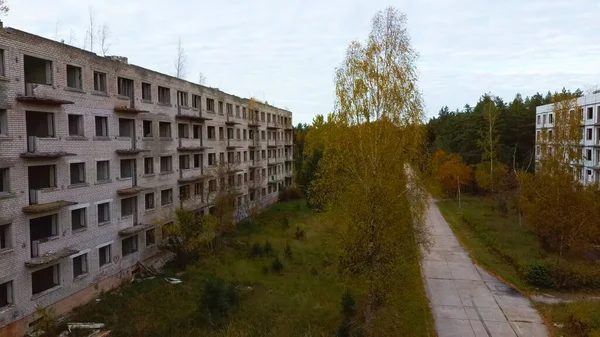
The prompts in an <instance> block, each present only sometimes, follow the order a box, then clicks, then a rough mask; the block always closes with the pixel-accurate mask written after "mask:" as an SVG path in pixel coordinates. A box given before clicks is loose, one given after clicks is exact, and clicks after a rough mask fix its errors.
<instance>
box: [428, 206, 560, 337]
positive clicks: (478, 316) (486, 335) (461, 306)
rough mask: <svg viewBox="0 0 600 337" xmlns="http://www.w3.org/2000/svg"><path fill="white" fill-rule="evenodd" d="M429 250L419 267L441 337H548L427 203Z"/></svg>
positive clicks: (526, 304)
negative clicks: (477, 263) (472, 259)
mask: <svg viewBox="0 0 600 337" xmlns="http://www.w3.org/2000/svg"><path fill="white" fill-rule="evenodd" d="M427 227H428V229H429V231H430V233H431V234H432V246H431V249H430V251H429V252H425V253H424V259H423V263H422V266H421V267H422V269H423V275H424V277H425V285H426V291H427V295H428V296H429V302H430V305H431V309H432V311H433V315H434V318H435V327H436V330H437V332H438V336H439V337H452V336H457V337H479V336H481V337H547V336H548V335H549V334H548V330H547V328H546V327H545V326H544V324H543V323H542V319H541V317H540V315H539V314H538V312H537V311H536V310H535V308H533V306H532V305H531V303H530V301H529V300H528V299H527V298H525V297H524V296H523V295H521V293H519V292H518V291H517V290H515V289H513V288H512V287H510V286H508V285H506V284H504V283H502V282H500V281H499V280H498V279H497V278H495V277H494V276H492V275H490V274H489V273H487V272H486V271H485V270H483V269H482V268H481V267H479V266H476V265H474V264H473V262H472V261H471V259H470V258H469V254H468V253H467V252H466V251H465V250H464V248H463V247H462V246H461V245H460V243H459V242H458V240H457V239H456V237H455V236H454V234H453V233H452V230H451V229H450V226H448V223H447V222H446V220H445V219H444V217H443V216H442V214H441V213H440V210H439V209H438V207H437V205H436V204H435V203H434V202H433V201H430V203H429V210H428V214H427Z"/></svg>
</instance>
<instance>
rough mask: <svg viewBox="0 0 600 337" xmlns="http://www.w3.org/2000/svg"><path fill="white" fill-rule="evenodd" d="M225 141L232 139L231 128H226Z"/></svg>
mask: <svg viewBox="0 0 600 337" xmlns="http://www.w3.org/2000/svg"><path fill="white" fill-rule="evenodd" d="M227 139H233V128H227Z"/></svg>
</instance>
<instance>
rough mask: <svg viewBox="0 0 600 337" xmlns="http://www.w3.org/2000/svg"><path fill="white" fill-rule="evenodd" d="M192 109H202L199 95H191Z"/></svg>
mask: <svg viewBox="0 0 600 337" xmlns="http://www.w3.org/2000/svg"><path fill="white" fill-rule="evenodd" d="M192 108H194V109H200V108H202V97H200V96H199V95H194V94H192Z"/></svg>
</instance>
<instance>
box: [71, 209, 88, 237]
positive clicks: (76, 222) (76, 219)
mask: <svg viewBox="0 0 600 337" xmlns="http://www.w3.org/2000/svg"><path fill="white" fill-rule="evenodd" d="M85 210H86V209H85V207H84V208H78V209H74V210H72V211H71V229H72V230H74V231H75V230H78V229H82V228H85V227H87V216H86V211H85Z"/></svg>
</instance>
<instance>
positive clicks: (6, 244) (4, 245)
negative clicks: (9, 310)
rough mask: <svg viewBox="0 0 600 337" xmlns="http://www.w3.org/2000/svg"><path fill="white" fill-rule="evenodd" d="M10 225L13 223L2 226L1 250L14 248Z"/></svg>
mask: <svg viewBox="0 0 600 337" xmlns="http://www.w3.org/2000/svg"><path fill="white" fill-rule="evenodd" d="M10 226H11V224H4V225H2V226H0V251H2V250H6V249H11V248H12V232H11V227H10ZM0 295H2V294H0ZM0 306H1V305H0Z"/></svg>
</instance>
